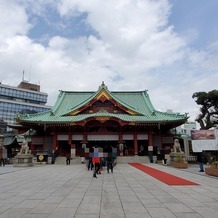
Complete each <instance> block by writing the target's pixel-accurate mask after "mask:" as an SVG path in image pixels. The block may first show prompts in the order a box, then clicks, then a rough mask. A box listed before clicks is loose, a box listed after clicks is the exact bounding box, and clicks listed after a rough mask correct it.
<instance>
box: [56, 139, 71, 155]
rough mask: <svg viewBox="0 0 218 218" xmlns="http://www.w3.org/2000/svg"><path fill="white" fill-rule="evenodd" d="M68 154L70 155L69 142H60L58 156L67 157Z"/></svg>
mask: <svg viewBox="0 0 218 218" xmlns="http://www.w3.org/2000/svg"><path fill="white" fill-rule="evenodd" d="M67 154H70V145H69V144H68V141H58V156H61V157H66V155H67Z"/></svg>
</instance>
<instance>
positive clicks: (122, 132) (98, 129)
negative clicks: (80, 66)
mask: <svg viewBox="0 0 218 218" xmlns="http://www.w3.org/2000/svg"><path fill="white" fill-rule="evenodd" d="M187 119H188V117H187V114H186V113H185V114H179V113H169V112H161V111H158V110H156V109H155V108H154V106H153V105H152V103H151V100H150V98H149V95H148V93H147V91H109V89H108V88H107V86H106V85H105V84H104V82H102V84H101V85H100V86H99V88H98V90H97V91H82V92H81V91H60V93H59V95H58V97H57V100H56V103H55V104H54V106H53V107H52V108H51V109H50V110H48V111H46V112H39V113H35V114H20V115H18V118H17V122H18V124H20V125H21V126H23V127H25V128H26V130H29V129H34V130H36V134H35V135H33V136H31V143H30V144H29V145H30V149H31V150H32V151H33V153H34V152H36V151H47V152H49V153H51V152H56V153H57V156H66V155H69V154H70V155H71V157H80V156H87V155H88V154H89V153H90V152H91V148H93V147H96V146H97V147H99V148H103V149H105V150H107V149H108V148H109V147H113V148H117V151H118V156H124V155H126V156H127V155H128V156H134V155H142V156H150V155H155V154H156V153H157V152H158V151H160V150H161V149H164V150H165V151H166V153H170V149H171V148H172V146H173V140H174V136H175V135H173V134H172V131H171V130H172V129H175V128H176V127H177V126H180V125H182V124H184V123H186V122H187Z"/></svg>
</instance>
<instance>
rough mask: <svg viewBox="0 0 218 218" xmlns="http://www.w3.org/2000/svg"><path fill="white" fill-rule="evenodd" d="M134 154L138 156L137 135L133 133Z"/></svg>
mask: <svg viewBox="0 0 218 218" xmlns="http://www.w3.org/2000/svg"><path fill="white" fill-rule="evenodd" d="M133 137H134V154H135V155H138V141H137V133H136V131H134V136H133Z"/></svg>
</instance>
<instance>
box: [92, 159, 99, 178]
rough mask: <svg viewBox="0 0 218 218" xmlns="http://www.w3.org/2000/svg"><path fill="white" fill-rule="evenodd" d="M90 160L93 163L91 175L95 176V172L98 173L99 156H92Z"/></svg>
mask: <svg viewBox="0 0 218 218" xmlns="http://www.w3.org/2000/svg"><path fill="white" fill-rule="evenodd" d="M92 162H93V164H94V170H93V177H95V178H97V174H101V173H100V157H93V158H92Z"/></svg>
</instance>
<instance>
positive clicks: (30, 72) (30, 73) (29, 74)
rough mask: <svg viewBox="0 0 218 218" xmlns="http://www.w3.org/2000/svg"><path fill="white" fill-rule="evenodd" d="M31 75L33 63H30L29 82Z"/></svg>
mask: <svg viewBox="0 0 218 218" xmlns="http://www.w3.org/2000/svg"><path fill="white" fill-rule="evenodd" d="M30 76H31V64H30V74H29V82H30Z"/></svg>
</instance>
